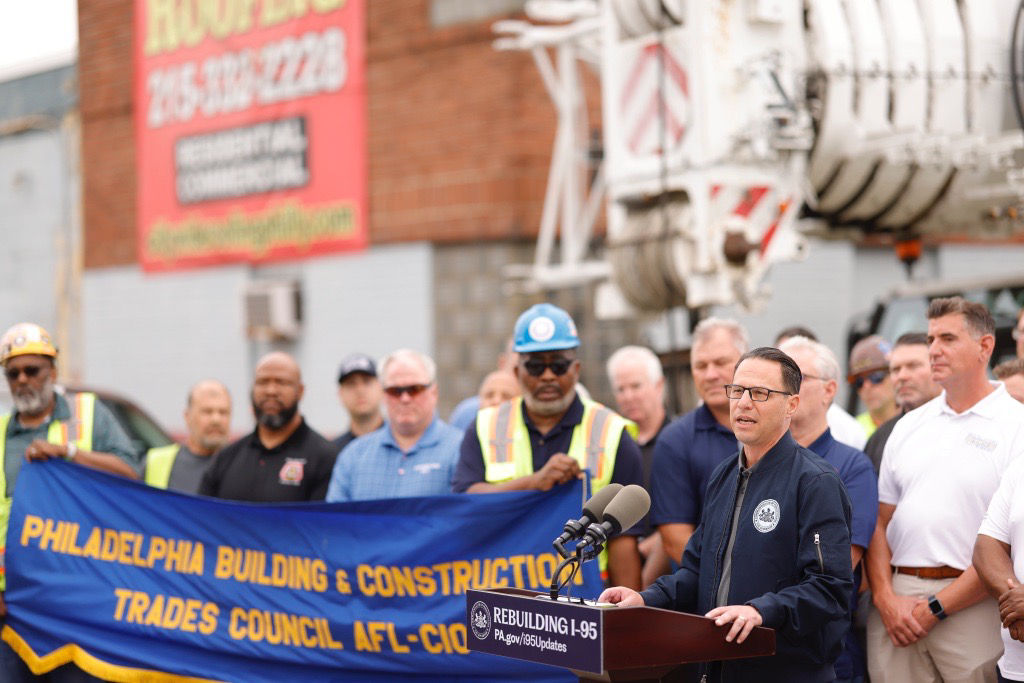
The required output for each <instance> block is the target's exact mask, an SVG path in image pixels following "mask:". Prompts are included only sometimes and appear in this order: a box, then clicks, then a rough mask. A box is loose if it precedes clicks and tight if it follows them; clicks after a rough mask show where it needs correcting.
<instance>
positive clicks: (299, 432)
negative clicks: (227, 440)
mask: <svg viewBox="0 0 1024 683" xmlns="http://www.w3.org/2000/svg"><path fill="white" fill-rule="evenodd" d="M308 431H310V429H309V427H308V426H307V425H306V418H305V417H300V419H299V426H298V427H296V428H295V431H294V432H292V433H291V434H289V435H288V438H287V439H285V440H284V441H282V442H281V443H279V444H278V445H276V446H274V447H273V448H267V447H266V446H264V445H263V442H262V441H260V430H259V426H258V425H257V426H256V427H254V428H253V430H252V434H250V435H249V438H250V439H251V443H252V446H253V448H256V449H257V450H260V451H263V452H264V453H278V452H280V451H282V450H284V449H286V448H289V447H291V446H292V445H293V444H294V443H295V442H296V441H298V440H299V439H302V438H305V436H306V433H307V432H308Z"/></svg>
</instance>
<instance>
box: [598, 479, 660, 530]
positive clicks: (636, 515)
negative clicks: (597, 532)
mask: <svg viewBox="0 0 1024 683" xmlns="http://www.w3.org/2000/svg"><path fill="white" fill-rule="evenodd" d="M650 509H651V496H650V494H648V493H647V491H646V490H645V489H644V487H643V486H637V485H636V484H630V485H629V486H626V487H624V488H623V489H622V490H621V491H619V495H617V496H615V498H614V499H613V500H612V502H610V503H608V506H607V507H606V508H605V509H604V521H606V522H608V521H612V522H615V523H617V524H618V525H619V529H618V531H622V530H624V529H628V528H630V527H631V526H633V525H634V524H636V523H637V522H639V521H640V520H641V519H642V518H643V516H644V515H646V514H647V511H648V510H650Z"/></svg>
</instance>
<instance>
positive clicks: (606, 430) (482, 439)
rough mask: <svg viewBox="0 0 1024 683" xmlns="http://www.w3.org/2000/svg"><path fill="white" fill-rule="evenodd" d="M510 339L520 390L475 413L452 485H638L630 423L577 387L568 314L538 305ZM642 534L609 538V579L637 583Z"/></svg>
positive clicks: (605, 562) (575, 338)
mask: <svg viewBox="0 0 1024 683" xmlns="http://www.w3.org/2000/svg"><path fill="white" fill-rule="evenodd" d="M514 339H515V351H516V352H517V353H518V354H519V361H518V363H517V364H516V366H515V368H514V369H513V372H514V373H515V376H516V379H517V380H518V381H519V385H520V387H521V389H522V397H520V398H516V399H513V400H511V401H507V402H505V403H502V404H500V405H497V406H494V407H491V408H487V409H484V410H481V411H480V412H479V413H477V416H476V420H475V422H474V425H473V426H472V427H470V428H469V429H468V430H466V435H465V438H463V440H462V448H461V451H460V455H459V463H458V467H457V468H456V471H455V477H454V478H453V480H452V490H453V491H455V492H456V493H463V492H465V493H494V492H502V491H526V490H537V491H549V490H551V488H552V487H554V486H558V485H561V484H565V483H568V482H570V481H572V480H573V479H577V478H582V477H583V476H589V478H590V482H589V483H590V489H591V492H595V491H598V490H600V489H601V488H602V487H603V486H606V485H607V484H609V483H612V482H616V483H619V484H623V485H626V484H640V483H641V481H642V478H643V470H642V465H641V459H640V449H639V447H638V446H637V445H636V441H634V440H633V437H632V436H631V432H632V433H635V428H636V427H635V425H633V423H631V422H629V421H628V420H626V419H625V418H623V417H622V416H620V415H618V414H617V413H615V412H613V411H612V410H610V409H608V408H606V407H604V406H603V405H601V404H599V403H596V402H594V401H590V400H583V399H581V398H580V397H579V395H578V393H577V390H576V383H577V382H578V381H579V376H580V362H579V360H578V359H577V358H576V349H577V348H578V347H579V345H580V339H579V335H578V334H577V332H576V325H575V323H574V322H573V320H572V318H571V317H570V316H569V314H568V313H566V312H565V311H563V310H562V309H560V308H558V307H557V306H552V305H551V304H546V303H545V304H537V305H535V306H533V307H532V308H530V309H529V310H527V311H526V312H525V313H523V314H522V315H521V316H519V319H518V320H517V321H516V325H515V335H514ZM585 473H586V474H585ZM639 533H640V529H638V528H634V529H632V530H629V533H625V534H623V535H621V536H618V537H615V538H613V539H612V540H611V541H610V542H609V543H608V546H607V553H606V554H602V556H601V559H600V563H601V569H602V571H604V570H607V572H608V577H609V579H610V580H611V581H612V583H616V584H624V585H628V586H633V587H636V588H639V587H640V570H641V560H640V554H639V551H638V550H637V541H636V534H639Z"/></svg>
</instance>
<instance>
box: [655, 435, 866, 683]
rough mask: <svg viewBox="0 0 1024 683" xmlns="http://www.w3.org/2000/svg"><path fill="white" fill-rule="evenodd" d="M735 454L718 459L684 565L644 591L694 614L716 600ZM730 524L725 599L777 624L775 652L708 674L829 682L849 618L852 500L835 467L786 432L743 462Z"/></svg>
mask: <svg viewBox="0 0 1024 683" xmlns="http://www.w3.org/2000/svg"><path fill="white" fill-rule="evenodd" d="M739 476H740V470H739V460H738V457H737V458H732V459H729V460H727V461H725V462H723V463H721V464H720V465H719V466H718V467H717V468H716V469H715V471H714V472H713V473H712V475H711V479H710V481H709V482H708V488H707V491H706V493H705V496H704V510H703V514H702V521H701V524H700V526H698V527H697V530H696V531H695V532H694V534H693V536H692V537H691V538H690V542H689V543H688V544H687V545H686V550H685V551H684V552H683V564H682V567H681V568H680V569H679V570H678V571H677V572H675V573H674V574H671V575H668V576H663V577H661V578H660V579H658V581H657V582H655V583H654V585H652V586H651V587H650V588H648V589H646V590H645V591H643V593H642V594H641V595H642V596H643V598H644V603H645V604H647V605H649V606H651V607H663V608H667V609H675V610H679V611H683V612H692V613H695V614H705V613H706V612H708V611H709V610H711V609H713V608H714V607H715V606H716V605H715V602H716V597H717V593H718V585H719V583H720V581H721V571H722V563H723V559H724V556H725V548H726V546H727V544H728V541H729V531H730V527H731V524H732V513H733V509H734V507H735V505H736V495H737V492H738V488H739ZM749 476H750V479H749V482H748V484H747V492H746V496H745V497H744V500H743V507H742V509H741V511H740V516H739V522H738V524H737V527H736V541H735V543H734V546H733V554H732V579H731V582H730V584H729V599H728V604H731V605H740V604H747V605H750V606H752V607H754V608H755V609H756V610H757V611H758V612H760V614H761V618H762V620H763V622H764V623H763V625H764V626H767V627H769V628H773V629H775V630H776V648H775V651H776V654H775V656H774V657H761V658H753V659H737V660H732V661H726V662H722V663H721V664H719V665H715V666H712V667H708V668H709V670H710V673H711V674H712V676H711V680H721V681H753V680H757V681H779V683H796V682H799V681H808V682H812V681H813V682H815V683H817V682H819V681H822V682H824V681H832V680H833V679H834V678H835V673H834V670H833V668H832V663H833V662H834V661H835V659H836V657H837V655H838V654H839V651H840V648H841V644H842V640H843V636H844V635H845V634H846V631H847V628H848V627H849V616H848V609H849V601H850V591H851V590H852V587H853V580H852V577H851V571H850V501H849V498H848V497H847V495H846V491H845V490H844V488H843V484H842V482H841V481H840V480H839V476H838V475H837V474H836V471H835V468H833V467H832V466H830V465H829V464H828V463H826V462H825V461H824V460H822V459H821V458H819V457H818V456H817V455H815V454H814V453H812V452H811V451H809V450H807V449H806V448H801V447H800V446H799V445H798V444H797V443H796V441H794V440H793V437H792V436H790V434H789V432H787V433H786V434H785V435H783V437H782V438H781V439H780V440H779V442H778V443H776V444H775V446H773V447H772V448H771V450H769V451H768V453H766V454H765V456H764V457H763V458H762V459H761V460H760V461H759V462H758V463H757V465H755V466H754V467H753V468H752V469H751V470H750V475H749Z"/></svg>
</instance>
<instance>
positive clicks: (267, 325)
mask: <svg viewBox="0 0 1024 683" xmlns="http://www.w3.org/2000/svg"><path fill="white" fill-rule="evenodd" d="M301 326H302V292H301V290H300V289H299V283H298V282H295V281H283V282H282V281H279V280H274V281H266V282H259V281H257V282H251V283H249V285H248V288H247V289H246V292H245V330H246V336H247V337H248V338H249V339H256V340H260V341H292V340H294V339H296V338H297V337H298V336H299V330H300V328H301Z"/></svg>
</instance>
